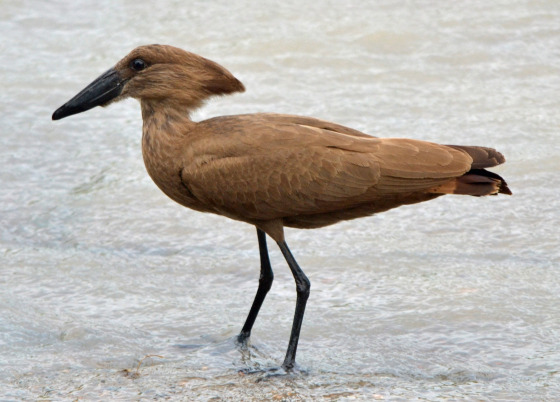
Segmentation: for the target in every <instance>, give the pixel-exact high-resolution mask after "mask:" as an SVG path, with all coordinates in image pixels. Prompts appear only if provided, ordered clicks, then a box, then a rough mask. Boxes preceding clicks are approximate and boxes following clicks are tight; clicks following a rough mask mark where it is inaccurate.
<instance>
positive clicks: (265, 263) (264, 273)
mask: <svg viewBox="0 0 560 402" xmlns="http://www.w3.org/2000/svg"><path fill="white" fill-rule="evenodd" d="M257 237H258V239H259V253H260V256H261V275H260V278H259V288H258V289H257V294H256V295H255V300H253V305H252V306H251V310H250V311H249V315H248V316H247V319H246V320H245V325H243V329H241V333H240V334H239V336H238V337H237V341H238V342H239V343H241V344H242V345H244V344H246V343H247V339H249V336H251V329H252V328H253V324H254V323H255V320H256V318H257V315H258V314H259V310H260V308H261V306H262V304H263V301H264V298H265V297H266V294H267V293H268V291H269V290H270V287H271V286H272V281H273V280H274V274H273V272H272V267H271V266H270V259H269V258H268V249H267V247H266V234H265V233H264V232H263V231H262V230H260V229H259V228H257Z"/></svg>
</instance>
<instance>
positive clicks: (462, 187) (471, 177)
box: [430, 169, 512, 197]
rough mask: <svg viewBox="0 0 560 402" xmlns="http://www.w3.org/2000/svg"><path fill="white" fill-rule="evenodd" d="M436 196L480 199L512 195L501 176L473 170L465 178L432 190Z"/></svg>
mask: <svg viewBox="0 0 560 402" xmlns="http://www.w3.org/2000/svg"><path fill="white" fill-rule="evenodd" d="M430 193H434V194H464V195H474V196H476V197H480V196H483V195H497V194H508V195H511V194H512V193H511V190H510V189H509V187H508V185H507V183H506V181H505V180H504V179H503V178H502V177H501V176H499V175H497V174H496V173H493V172H489V171H488V170H485V169H471V170H469V171H468V172H467V173H465V174H464V175H463V176H460V177H457V178H455V179H453V180H450V181H448V182H446V183H444V184H442V185H440V186H437V187H434V188H433V189H431V190H430Z"/></svg>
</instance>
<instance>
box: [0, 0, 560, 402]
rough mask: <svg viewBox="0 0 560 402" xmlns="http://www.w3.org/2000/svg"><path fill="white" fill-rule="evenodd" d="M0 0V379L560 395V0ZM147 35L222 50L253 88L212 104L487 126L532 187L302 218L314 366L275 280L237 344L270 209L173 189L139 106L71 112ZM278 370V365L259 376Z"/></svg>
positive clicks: (298, 240) (389, 395)
mask: <svg viewBox="0 0 560 402" xmlns="http://www.w3.org/2000/svg"><path fill="white" fill-rule="evenodd" d="M364 4H365V3H364V2H358V1H347V2H332V1H325V2H314V3H313V4H307V5H302V4H301V2H297V1H285V2H281V3H278V2H273V1H263V2H259V3H258V4H255V3H253V2H248V1H237V2H226V1H217V2H204V1H192V2H188V3H187V2H180V1H171V0H168V1H161V2H158V6H157V7H154V6H153V5H150V4H147V3H146V4H144V3H142V2H137V1H126V0H123V1H98V2H95V3H91V2H86V1H58V2H41V1H23V2H10V1H8V2H1V3H0V35H1V37H2V41H1V44H0V48H1V50H2V54H3V63H1V65H0V88H2V91H0V111H1V114H0V123H1V127H2V135H1V136H0V144H1V146H0V158H1V160H2V163H3V169H1V170H0V182H1V183H2V186H1V187H0V205H1V207H2V209H1V213H0V222H1V223H0V256H1V257H0V258H1V268H0V269H1V272H2V275H0V398H1V399H3V400H21V399H23V400H36V399H39V398H44V399H53V400H64V399H77V398H82V399H98V400H111V399H121V400H131V399H144V398H145V399H154V398H155V399H159V398H161V399H164V398H171V399H176V400H181V399H183V400H188V399H201V400H207V399H211V398H218V399H220V398H221V399H225V400H239V399H244V400H260V399H277V400H282V399H284V400H309V399H325V400H330V399H335V400H338V399H340V400H345V399H359V400H372V399H387V400H399V399H403V400H405V399H413V398H419V399H428V400H440V399H470V400H515V399H524V400H547V399H548V400H554V399H555V398H557V397H558V395H560V374H559V371H558V368H559V367H560V350H559V345H560V313H559V312H558V306H559V305H560V296H559V295H560V281H559V272H558V269H559V267H560V251H559V250H558V240H559V238H560V236H559V227H560V212H559V211H560V197H559V190H558V188H559V187H560V179H559V177H560V162H559V160H558V155H559V153H560V146H559V141H558V138H557V136H558V129H559V127H560V101H559V97H558V93H559V89H560V50H559V49H560V30H559V29H558V21H559V20H560V5H559V4H558V3H557V2H556V1H552V0H549V1H546V0H543V1H520V0H516V1H493V2H488V1H478V0H476V1H469V2H448V1H436V2H433V1H430V2H428V1H416V2H394V1H388V0H387V1H376V2H374V3H372V4H371V5H367V6H366V5H364ZM146 43H167V44H172V45H176V46H179V47H182V48H185V49H188V50H191V51H193V52H196V53H199V54H202V55H204V56H206V57H208V58H211V59H213V60H215V61H217V62H219V63H221V64H223V65H224V66H226V67H227V68H228V69H229V70H230V71H232V72H233V73H234V74H235V75H236V76H237V77H238V78H239V79H241V80H242V81H243V82H244V83H245V85H246V87H247V92H246V93H244V94H241V95H235V96H234V97H227V98H221V99H216V100H213V101H212V102H210V103H209V104H208V105H207V106H206V107H205V108H204V109H202V110H201V111H200V112H198V113H197V114H196V115H195V116H194V117H195V119H197V120H199V119H204V118H207V117H211V116H217V115H223V114H235V113H247V112H280V113H293V114H301V115H311V116H315V117H319V118H323V119H327V120H333V121H336V122H339V123H342V124H345V125H348V126H351V127H354V128H357V129H360V130H363V131H365V132H368V133H371V134H373V135H377V136H393V137H410V138H418V139H425V140H430V141H435V142H441V143H459V144H472V145H486V146H492V147H496V148H497V149H499V150H500V151H501V152H503V153H504V154H505V155H506V156H507V159H508V162H507V163H506V164H505V165H503V166H500V167H499V168H497V169H495V171H497V172H498V173H500V174H502V175H503V176H504V177H506V178H507V180H508V183H509V184H510V187H511V189H512V190H513V192H514V196H513V197H505V196H500V197H487V198H484V199H477V198H470V197H452V196H450V197H442V198H439V199H437V200H434V201H431V202H429V203H424V204H419V205H414V206H408V207H402V208H399V209H396V210H393V211H390V212H387V213H385V214H381V215H378V216H374V217H371V218H366V219H361V220H357V221H354V222H346V223H342V224H338V225H335V226H332V227H328V228H324V229H321V230H315V231H297V230H291V229H288V230H287V240H288V243H289V244H290V247H291V249H292V251H293V252H294V254H295V256H296V258H297V259H298V262H299V263H300V265H301V266H302V267H303V269H304V270H305V272H306V273H307V275H308V276H309V277H310V279H311V282H312V295H311V298H310V301H309V304H308V310H307V312H306V317H305V321H304V326H303V330H302V336H301V341H300V347H299V352H298V362H299V366H300V367H301V368H302V370H303V372H302V373H297V374H295V375H292V376H287V377H272V378H264V379H263V376H262V375H259V374H257V375H244V374H242V373H240V372H239V371H240V370H243V369H258V368H268V367H275V366H277V365H278V364H279V363H280V362H281V361H282V358H283V354H284V352H285V348H286V346H287V341H288V337H289V331H290V326H291V319H292V314H293V308H294V302H295V288H294V285H293V279H292V278H291V275H290V273H289V270H288V269H287V266H286V264H285V262H284V261H283V258H282V257H281V254H280V253H279V251H278V250H277V249H276V247H275V246H274V245H271V247H270V249H271V259H272V264H273V268H274V270H275V275H276V280H275V283H274V285H273V288H272V291H271V292H270V294H269V296H268V298H267V300H266V302H265V304H264V306H263V309H262V311H261V313H260V316H259V318H258V320H257V323H256V325H255V328H254V336H253V339H252V345H251V347H250V348H249V350H248V351H245V352H243V351H240V350H239V349H238V347H237V346H236V345H235V342H234V338H235V335H236V334H237V333H238V331H239V330H240V328H241V326H242V324H243V321H244V319H245V316H246V314H247V312H248V309H249V306H250V304H251V301H252V298H253V295H254V292H255V290H256V286H257V279H258V267H259V264H258V249H257V241H256V236H255V233H254V229H253V228H252V227H250V226H249V225H246V224H243V223H239V222H233V221H229V220H227V219H225V218H221V217H218V216H211V215H204V214H200V213H197V212H194V211H190V210H187V209H185V208H182V207H180V206H179V205H176V204H174V203H173V202H172V201H170V200H168V199H167V198H166V197H165V196H164V195H163V194H162V193H160V191H159V190H158V189H157V188H156V186H155V185H154V184H153V183H152V182H151V181H150V179H149V177H148V176H147V174H146V172H145V169H144V167H143V164H142V158H141V150H140V135H141V134H140V133H141V119H140V112H139V107H138V104H137V103H136V102H135V101H127V102H124V103H121V104H118V105H113V106H111V107H109V108H107V109H101V108H96V109H94V110H91V111H90V112H88V113H85V114H81V115H78V116H74V117H71V118H68V119H65V120H64V121H61V122H56V123H54V122H51V121H50V115H51V113H52V112H53V111H54V110H55V109H56V108H57V107H58V106H60V105H61V104H62V103H64V102H65V101H66V100H68V99H69V98H70V97H72V96H73V95H74V94H75V93H77V92H78V91H79V90H80V89H81V88H82V87H83V86H85V85H86V84H87V83H89V82H90V81H91V80H92V79H94V78H95V77H97V76H98V75H99V74H100V73H102V72H103V71H105V70H106V69H107V68H109V67H110V66H111V65H113V64H114V63H115V62H116V61H117V60H118V59H120V58H121V57H122V56H124V55H125V54H126V53H128V51H130V50H131V49H132V48H133V47H135V46H137V45H140V44H146ZM261 379H262V380H261Z"/></svg>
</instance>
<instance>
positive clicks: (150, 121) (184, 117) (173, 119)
mask: <svg viewBox="0 0 560 402" xmlns="http://www.w3.org/2000/svg"><path fill="white" fill-rule="evenodd" d="M140 106H141V109H142V120H143V122H144V128H145V129H146V128H148V127H149V128H150V131H160V132H164V133H165V134H167V135H170V136H183V135H185V134H186V133H188V132H189V131H191V130H192V129H193V128H194V126H195V125H196V123H194V122H193V121H192V120H191V118H190V110H189V109H188V108H186V107H184V106H182V107H181V105H177V104H176V103H172V102H168V101H165V100H158V101H147V100H141V101H140Z"/></svg>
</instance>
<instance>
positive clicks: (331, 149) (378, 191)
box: [53, 45, 511, 369]
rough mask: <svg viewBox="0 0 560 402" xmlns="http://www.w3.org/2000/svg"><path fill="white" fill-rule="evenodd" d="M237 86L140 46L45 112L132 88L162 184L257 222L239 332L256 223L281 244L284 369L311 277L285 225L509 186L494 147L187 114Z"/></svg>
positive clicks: (174, 53) (291, 357)
mask: <svg viewBox="0 0 560 402" xmlns="http://www.w3.org/2000/svg"><path fill="white" fill-rule="evenodd" d="M244 90H245V88H244V87H243V84H241V82H240V81H238V80H237V79H236V78H235V77H234V76H233V75H232V74H231V73H230V72H229V71H227V70H226V69H225V68H223V67H222V66H220V65H218V64H216V63H214V62H212V61H210V60H207V59H205V58H203V57H200V56H198V55H195V54H193V53H188V52H185V51H183V50H181V49H178V48H175V47H171V46H162V45H149V46H141V47H138V48H136V49H134V50H133V51H132V52H131V53H130V54H129V55H127V56H126V57H125V58H124V59H122V60H121V61H120V62H118V63H117V64H116V66H115V67H114V68H112V69H110V70H109V71H107V72H106V73H105V74H103V75H102V76H100V77H99V78H98V79H97V80H95V81H94V82H93V83H92V84H90V85H89V86H88V87H87V88H85V89H84V90H83V91H82V92H80V93H79V94H78V95H76V96H75V97H74V98H73V99H71V100H70V101H69V102H67V103H66V104H65V105H64V106H62V107H61V108H59V109H58V110H57V111H56V112H55V113H54V114H53V119H55V120H57V119H60V118H63V117H66V116H69V115H71V114H75V113H80V112H82V111H85V110H88V109H90V108H92V107H94V106H98V105H101V106H105V105H107V104H109V103H111V102H114V101H116V100H120V99H123V98H126V97H133V98H136V99H138V100H139V101H140V104H141V108H142V119H143V121H144V125H143V136H142V151H143V156H144V162H145V164H146V168H147V170H148V173H149V174H150V176H151V177H152V179H153V180H154V182H155V183H156V184H157V185H158V187H159V188H160V189H161V190H162V191H163V192H164V193H165V194H167V195H168V196H169V197H170V198H172V199H173V200H175V201H176V202H178V203H179V204H181V205H184V206H186V207H188V208H192V209H195V210H197V211H201V212H211V213H215V214H219V215H224V216H227V217H229V218H232V219H236V220H240V221H244V222H247V223H250V224H252V225H255V226H256V227H257V233H258V239H259V248H260V251H261V280H260V282H259V289H258V291H257V296H256V297H255V301H254V302H253V306H252V308H251V311H250V313H249V316H248V318H247V321H246V323H245V326H244V327H243V330H242V332H241V334H240V336H239V340H240V341H241V342H245V341H246V340H247V339H248V337H249V334H250V331H251V328H252V326H253V323H254V320H255V318H256V316H257V314H258V310H259V308H260V306H261V304H262V302H263V300H264V297H265V295H266V293H267V291H268V289H269V288H270V285H271V284H272V278H273V275H272V270H271V268H270V263H269V261H268V253H267V247H266V239H265V235H264V233H263V232H265V233H267V234H268V235H269V236H271V237H272V238H273V239H274V240H275V241H276V242H277V243H278V245H279V246H280V249H281V250H282V252H283V254H284V256H285V257H286V260H287V262H288V265H289V266H290V269H291V270H292V273H293V274H294V278H295V280H296V284H297V291H298V298H297V304H296V313H295V317H294V325H293V328H292V334H291V337H290V343H289V347H288V351H287V353H286V358H285V360H284V364H283V367H284V368H285V369H291V368H292V367H293V365H294V363H295V354H296V348H297V341H298V338H299V332H300V328H301V322H302V319H303V312H304V309H305V303H306V300H307V297H308V296H309V281H308V279H307V277H306V276H305V274H304V273H303V271H301V269H300V268H299V266H298V265H297V263H296V262H295V259H294V258H293V256H292V255H291V253H290V251H289V249H288V246H287V244H286V242H285V239H284V231H283V228H284V226H289V227H295V228H318V227H322V226H325V225H330V224H333V223H336V222H339V221H341V220H348V219H354V218H359V217H362V216H367V215H371V214H374V213H377V212H382V211H386V210H388V209H391V208H395V207H398V206H400V205H405V204H414V203H417V202H421V201H426V200H430V199H433V198H436V197H439V196H441V195H444V194H466V195H474V196H482V195H495V194H498V193H503V194H511V192H510V190H509V188H508V187H507V184H506V182H505V181H504V180H503V179H502V178H501V177H500V176H498V175H497V174H495V173H492V172H489V171H486V170H484V169H485V168H488V167H492V166H496V165H499V164H501V163H503V162H504V161H505V159H504V157H503V156H502V155H501V154H500V153H499V152H497V151H495V150H494V149H491V148H485V147H474V146H460V145H439V144H434V143H431V142H425V141H418V140H411V139H402V138H376V137H371V136H369V135H366V134H363V133H361V132H359V131H356V130H353V129H350V128H347V127H343V126H340V125H338V124H334V123H330V122H326V121H322V120H318V119H314V118H310V117H299V116H291V115H278V114H247V115H239V116H224V117H216V118H213V119H209V120H205V121H202V122H198V123H196V122H193V121H192V120H191V119H190V113H191V112H192V111H193V110H194V109H196V108H197V107H199V106H201V104H202V103H203V102H204V101H205V100H206V99H207V98H209V97H211V96H213V95H225V94H230V93H234V92H242V91H244Z"/></svg>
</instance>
